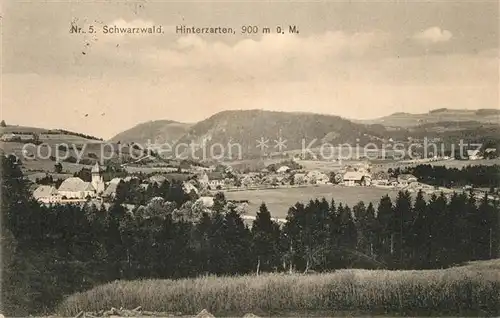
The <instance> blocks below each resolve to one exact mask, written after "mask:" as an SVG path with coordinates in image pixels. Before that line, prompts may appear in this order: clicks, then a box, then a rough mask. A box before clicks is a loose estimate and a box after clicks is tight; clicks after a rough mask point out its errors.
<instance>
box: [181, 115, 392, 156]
mask: <svg viewBox="0 0 500 318" xmlns="http://www.w3.org/2000/svg"><path fill="white" fill-rule="evenodd" d="M384 132H385V129H384V128H383V127H381V126H380V125H364V124H357V123H353V122H352V121H350V120H347V119H344V118H341V117H339V116H334V115H322V114H314V113H302V112H301V113H298V112H296V113H290V112H277V111H266V110H257V109H255V110H228V111H222V112H219V113H217V114H215V115H213V116H211V117H209V118H207V119H205V120H203V121H200V122H198V123H197V124H195V125H193V126H192V127H191V128H190V129H189V130H188V132H187V133H186V134H185V135H184V136H183V137H182V138H180V139H179V143H186V144H189V143H191V142H193V143H195V144H203V143H205V145H207V147H208V146H210V145H214V144H216V143H218V144H221V145H228V144H230V143H232V144H238V145H240V146H241V148H242V152H243V153H245V154H254V155H255V154H259V153H261V152H262V150H266V152H268V153H269V152H280V151H286V150H291V149H301V148H302V147H303V143H305V145H306V146H307V145H309V144H310V143H311V142H313V141H315V140H316V142H315V144H316V146H319V145H320V144H321V143H325V142H328V143H332V144H337V143H343V142H349V143H356V142H360V143H364V142H368V141H370V140H371V136H380V135H382V134H384ZM280 140H281V141H286V142H285V145H286V147H281V149H280V147H278V146H277V143H278V142H279V141H280ZM261 141H262V142H265V145H266V146H265V147H264V146H263V147H258V145H259V143H260V142H261ZM263 148H265V149H263Z"/></svg>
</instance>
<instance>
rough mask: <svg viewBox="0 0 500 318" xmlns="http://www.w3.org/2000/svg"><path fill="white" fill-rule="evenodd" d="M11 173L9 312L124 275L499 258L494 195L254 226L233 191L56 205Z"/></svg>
mask: <svg viewBox="0 0 500 318" xmlns="http://www.w3.org/2000/svg"><path fill="white" fill-rule="evenodd" d="M2 172H3V176H2V180H1V183H2V201H1V204H2V231H1V234H2V236H1V239H2V269H3V272H2V297H1V300H2V309H1V310H2V313H4V314H9V315H12V314H18V315H28V314H34V313H43V312H50V311H51V310H52V309H53V307H54V306H55V305H56V304H57V303H58V302H60V301H61V300H62V299H63V298H64V297H65V296H66V295H69V294H71V293H74V292H77V291H82V290H85V289H88V288H91V287H92V286H95V285H97V284H101V283H105V282H109V281H112V280H116V279H139V278H181V277H194V276H199V275H205V274H217V275H241V274H249V273H262V272H274V271H281V272H290V271H292V272H297V271H299V272H310V271H331V270H335V269H339V268H352V267H359V268H387V269H426V268H441V267H446V266H451V265H454V264H460V263H463V262H465V261H469V260H482V259H490V258H495V257H498V256H499V214H500V209H499V207H498V204H497V203H496V201H494V202H491V200H488V198H487V196H485V197H484V198H476V197H474V196H473V195H472V194H465V193H461V194H454V195H453V196H451V197H450V198H447V197H445V196H444V195H440V196H436V195H433V196H431V197H430V198H429V199H428V200H426V199H425V197H424V194H423V193H422V192H419V193H418V194H417V195H416V196H415V198H414V199H412V197H411V195H410V193H408V192H400V193H399V194H398V196H397V198H396V199H395V200H394V202H392V200H391V198H389V197H388V196H384V197H383V198H381V199H380V202H379V204H378V205H377V206H374V205H373V204H371V203H370V204H365V203H363V202H359V203H358V204H356V205H355V206H353V207H349V206H348V205H345V204H342V203H337V202H335V201H333V200H332V201H330V202H329V201H327V200H325V199H316V200H311V201H309V202H308V203H306V204H303V203H297V204H295V205H294V206H292V207H290V209H289V211H288V215H287V218H286V219H287V222H286V223H285V224H278V223H276V222H274V221H273V220H272V219H271V211H269V210H268V208H267V206H266V205H265V204H264V203H263V204H262V205H261V206H260V208H259V211H258V212H257V216H256V219H255V220H254V221H253V222H252V224H251V226H249V224H247V223H245V221H244V220H243V219H242V217H241V215H240V212H239V211H238V208H237V207H236V206H235V205H233V204H231V203H229V202H227V201H226V199H225V197H224V195H223V194H222V193H218V194H217V195H216V196H215V197H214V204H213V206H212V207H210V208H206V207H205V206H203V205H200V203H199V202H198V201H194V200H193V199H191V198H189V196H187V195H186V194H184V195H181V193H180V192H169V191H171V190H169V191H166V192H164V197H157V198H155V199H153V200H150V202H148V203H147V204H146V205H144V206H137V207H136V208H134V209H133V210H132V211H129V210H127V209H126V208H125V207H124V206H123V204H121V200H120V199H117V200H116V201H115V202H113V203H111V204H110V205H109V206H106V205H104V204H102V205H100V206H96V205H95V204H91V203H87V204H84V205H51V206H45V205H40V204H39V203H37V202H36V201H34V200H33V199H32V198H31V195H30V193H29V191H28V187H27V184H26V181H25V179H24V177H23V174H22V172H21V170H20V169H19V166H18V165H17V164H16V163H15V161H14V160H13V159H11V158H6V157H2ZM175 191H178V190H175ZM177 195H179V196H177Z"/></svg>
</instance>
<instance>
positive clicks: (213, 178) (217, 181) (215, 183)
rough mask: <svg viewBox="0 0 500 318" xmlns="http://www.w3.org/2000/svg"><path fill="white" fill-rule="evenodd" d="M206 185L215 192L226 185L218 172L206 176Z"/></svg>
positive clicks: (222, 176)
mask: <svg viewBox="0 0 500 318" xmlns="http://www.w3.org/2000/svg"><path fill="white" fill-rule="evenodd" d="M208 180H209V181H208V185H209V186H210V189H212V190H215V189H217V188H222V187H224V186H225V185H226V181H225V178H224V175H223V174H222V173H220V172H212V173H210V174H209V175H208Z"/></svg>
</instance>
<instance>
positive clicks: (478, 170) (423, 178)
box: [389, 164, 500, 188]
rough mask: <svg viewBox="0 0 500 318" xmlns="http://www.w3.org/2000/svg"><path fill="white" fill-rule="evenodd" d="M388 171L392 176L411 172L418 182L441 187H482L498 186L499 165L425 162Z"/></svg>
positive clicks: (499, 180)
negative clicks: (445, 164)
mask: <svg viewBox="0 0 500 318" xmlns="http://www.w3.org/2000/svg"><path fill="white" fill-rule="evenodd" d="M389 173H390V174H391V175H392V176H394V177H397V176H398V175H400V174H412V175H414V176H415V177H416V178H417V179H418V181H419V182H422V183H426V184H430V185H435V186H442V187H456V186H466V185H471V186H473V187H484V188H491V187H494V188H497V187H500V166H499V165H491V166H487V165H471V166H466V167H462V168H461V169H458V168H448V167H446V166H433V165H428V164H427V165H418V166H415V167H407V168H403V169H401V168H396V169H394V170H392V169H390V171H389Z"/></svg>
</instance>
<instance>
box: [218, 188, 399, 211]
mask: <svg viewBox="0 0 500 318" xmlns="http://www.w3.org/2000/svg"><path fill="white" fill-rule="evenodd" d="M397 193H398V191H397V190H394V189H381V188H375V187H343V186H332V185H318V186H308V187H300V188H276V189H263V190H261V189H259V190H244V191H226V192H224V194H225V196H226V199H228V200H248V210H247V211H248V214H250V215H255V214H256V213H257V211H258V210H259V206H260V205H261V204H262V202H265V203H266V205H267V208H268V209H269V211H270V212H271V215H272V216H273V217H275V218H285V217H286V215H287V213H288V209H289V208H290V207H291V206H292V205H294V204H295V203H297V202H298V201H299V202H303V203H307V202H309V200H311V199H313V200H314V199H316V198H318V199H321V198H323V197H324V198H325V199H326V200H328V201H330V200H331V199H334V200H335V202H336V203H337V204H338V203H340V202H341V203H342V204H348V205H349V206H350V207H351V208H352V207H353V206H354V205H355V204H357V203H358V202H359V201H364V202H365V204H368V203H369V202H372V203H373V204H374V206H375V207H376V206H377V205H378V202H379V201H380V198H381V197H382V196H384V195H386V194H387V195H389V197H391V199H394V198H396V196H397Z"/></svg>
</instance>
